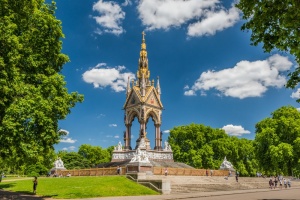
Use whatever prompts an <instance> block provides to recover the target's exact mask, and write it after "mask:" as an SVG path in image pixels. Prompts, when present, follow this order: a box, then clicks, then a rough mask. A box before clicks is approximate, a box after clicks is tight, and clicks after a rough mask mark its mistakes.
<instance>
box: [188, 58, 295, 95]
mask: <svg viewBox="0 0 300 200" xmlns="http://www.w3.org/2000/svg"><path fill="white" fill-rule="evenodd" d="M291 66H292V62H290V61H289V60H288V58H287V57H283V56H280V55H277V54H276V55H273V56H271V57H269V58H268V59H266V60H258V61H254V62H250V61H240V62H238V63H237V64H236V66H234V67H233V68H228V69H224V70H221V71H207V72H203V73H202V74H201V75H200V77H199V79H198V80H196V82H195V83H194V85H193V86H192V87H191V89H190V90H187V91H185V92H184V95H187V96H191V95H194V94H196V91H199V90H200V91H201V95H205V91H207V90H210V89H216V90H217V91H219V92H220V93H221V94H222V95H225V96H230V97H236V98H240V99H244V98H247V97H260V96H262V94H263V93H264V92H266V91H267V89H268V87H277V88H281V87H283V86H284V84H285V83H286V78H285V76H283V75H280V72H281V71H286V70H287V69H290V68H291Z"/></svg>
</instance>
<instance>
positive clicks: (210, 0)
mask: <svg viewBox="0 0 300 200" xmlns="http://www.w3.org/2000/svg"><path fill="white" fill-rule="evenodd" d="M138 12H139V18H140V19H141V20H142V23H143V25H145V26H146V29H147V30H154V29H165V30H168V29H169V28H171V27H179V26H181V25H184V24H188V35H189V36H201V35H213V34H215V32H216V31H220V30H223V29H225V28H228V27H230V26H233V25H234V24H235V23H236V22H237V21H238V20H239V13H238V10H237V9H236V8H235V7H234V6H232V8H231V9H229V11H227V10H226V9H225V8H224V7H222V6H220V1H219V0H202V1H199V0H189V1H186V0H164V1H162V0H140V1H139V4H138ZM195 21H196V22H195Z"/></svg>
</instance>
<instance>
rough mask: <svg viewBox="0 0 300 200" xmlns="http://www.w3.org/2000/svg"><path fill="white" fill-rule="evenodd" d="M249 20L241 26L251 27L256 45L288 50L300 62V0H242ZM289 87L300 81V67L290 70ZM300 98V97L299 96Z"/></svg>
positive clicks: (244, 17) (240, 6) (267, 50)
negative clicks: (261, 44) (260, 44)
mask: <svg viewBox="0 0 300 200" xmlns="http://www.w3.org/2000/svg"><path fill="white" fill-rule="evenodd" d="M236 6H237V7H238V8H239V9H240V10H241V11H242V12H243V14H244V15H243V19H245V20H248V21H247V22H246V23H244V24H243V25H242V30H251V31H252V33H251V41H252V44H253V45H258V44H259V43H261V42H262V43H263V49H264V50H265V51H266V52H271V51H272V50H274V49H279V50H281V51H285V52H289V53H290V54H292V55H294V56H295V57H296V61H297V63H298V65H299V64H300V20H299V19H300V12H299V8H300V1H299V0H289V1H282V0H264V1H262V0H252V1H249V0H240V1H239V3H238V4H237V5H236ZM289 76H290V79H289V80H288V83H287V85H286V86H287V87H290V88H294V87H296V86H297V85H298V83H299V82H300V68H299V67H297V68H296V70H295V71H294V72H291V73H290V74H289ZM297 101H298V102H300V99H298V100H297Z"/></svg>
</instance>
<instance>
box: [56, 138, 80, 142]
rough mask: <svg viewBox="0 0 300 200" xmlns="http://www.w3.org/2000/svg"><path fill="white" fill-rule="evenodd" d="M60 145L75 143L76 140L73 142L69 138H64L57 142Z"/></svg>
mask: <svg viewBox="0 0 300 200" xmlns="http://www.w3.org/2000/svg"><path fill="white" fill-rule="evenodd" d="M59 141H60V142H62V143H75V142H76V141H77V140H73V139H72V138H69V137H64V138H62V139H60V140H59Z"/></svg>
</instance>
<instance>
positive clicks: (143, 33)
mask: <svg viewBox="0 0 300 200" xmlns="http://www.w3.org/2000/svg"><path fill="white" fill-rule="evenodd" d="M142 35H143V41H145V35H146V33H145V32H144V31H143V32H142Z"/></svg>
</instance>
